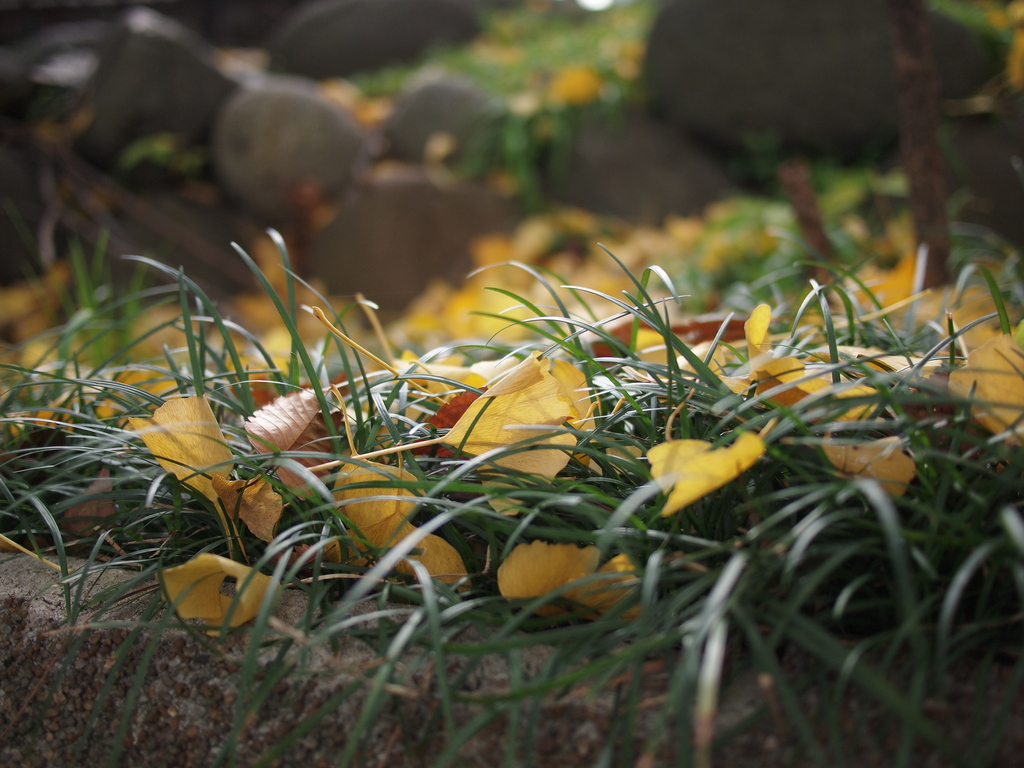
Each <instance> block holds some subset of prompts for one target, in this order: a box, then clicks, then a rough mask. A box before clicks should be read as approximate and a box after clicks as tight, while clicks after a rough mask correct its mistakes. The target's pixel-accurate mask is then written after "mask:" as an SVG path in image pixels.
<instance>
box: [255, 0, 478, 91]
mask: <svg viewBox="0 0 1024 768" xmlns="http://www.w3.org/2000/svg"><path fill="white" fill-rule="evenodd" d="M479 32H480V23H479V21H478V19H477V14H476V13H474V12H473V11H472V10H470V9H469V8H468V7H467V6H466V5H464V4H463V3H460V2H458V0H317V1H316V2H307V3H304V4H302V5H301V6H299V7H298V8H297V9H296V10H295V12H294V13H293V14H292V16H291V17H290V18H287V19H285V20H284V21H283V22H282V26H281V29H280V31H279V32H278V34H277V35H275V36H274V37H273V39H272V40H271V41H270V44H269V50H270V64H271V68H273V69H276V70H281V71H284V72H291V73H294V74H299V75H306V76H308V77H313V78H327V77H347V76H349V75H352V74H355V73H357V72H368V71H372V70H375V69H379V68H381V67H384V66H387V65H390V64H403V63H407V62H411V61H415V60H416V59H417V58H419V57H420V56H422V55H423V54H424V53H426V52H427V50H428V49H430V48H431V47H434V46H439V45H445V44H454V43H462V42H466V41H467V40H471V39H472V38H474V37H476V35H477V34H478V33H479Z"/></svg>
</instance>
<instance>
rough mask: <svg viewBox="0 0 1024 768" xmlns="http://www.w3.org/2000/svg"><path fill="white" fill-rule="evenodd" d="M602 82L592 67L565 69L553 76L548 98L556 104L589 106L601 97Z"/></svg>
mask: <svg viewBox="0 0 1024 768" xmlns="http://www.w3.org/2000/svg"><path fill="white" fill-rule="evenodd" d="M602 87H604V81H603V80H602V78H601V76H600V75H599V74H598V73H597V71H596V70H594V69H593V68H592V67H588V66H582V65H581V66H571V67H566V68H565V69H563V70H562V71H560V72H559V73H558V74H556V75H555V77H554V79H553V80H552V81H551V84H550V85H549V86H548V96H549V97H550V98H551V99H552V100H553V101H556V102H563V103H565V104H570V105H572V106H575V107H580V106H583V105H584V104H589V103H590V102H592V101H594V100H595V99H597V98H598V96H600V95H601V88H602Z"/></svg>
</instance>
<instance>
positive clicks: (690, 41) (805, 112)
mask: <svg viewBox="0 0 1024 768" xmlns="http://www.w3.org/2000/svg"><path fill="white" fill-rule="evenodd" d="M931 27H932V42H933V48H934V52H935V59H936V61H937V63H938V67H939V70H940V75H941V79H942V96H943V98H947V99H955V98H963V97H966V96H969V95H971V94H972V93H973V92H974V91H975V90H976V89H977V88H978V87H979V86H980V85H981V84H982V83H984V82H985V81H986V79H987V78H988V77H989V75H990V74H992V72H993V62H992V61H990V60H989V58H988V57H987V55H986V53H985V51H984V50H983V48H982V46H981V45H980V43H979V42H978V40H976V39H975V37H974V36H973V34H972V33H971V32H970V31H969V30H967V29H966V28H964V27H962V26H960V25H959V24H957V23H955V22H953V21H952V20H950V19H949V18H947V17H945V16H941V15H938V14H934V13H933V14H931ZM892 59H893V55H892V47H891V43H890V38H889V30H888V27H887V23H886V14H885V5H884V0H827V2H826V1H823V0H771V2H764V0H669V1H668V2H666V4H665V5H664V6H663V7H662V9H661V11H660V12H659V14H658V16H657V18H656V19H655V22H654V24H653V26H652V29H651V32H650V35H649V39H648V46H647V55H646V61H645V65H644V70H645V72H644V74H645V78H646V81H647V83H648V85H649V87H650V90H651V93H652V96H653V99H654V102H655V103H656V105H657V107H658V108H659V109H660V110H661V111H662V113H663V114H664V115H665V116H666V117H667V118H668V119H669V120H671V121H672V122H674V123H675V124H676V125H678V126H680V127H681V128H683V129H685V130H689V131H693V132H694V133H696V134H698V135H700V136H702V137H704V138H707V139H708V140H710V141H713V142H716V143H717V144H719V145H722V146H724V147H727V148H739V147H742V146H743V145H744V143H745V142H746V141H747V140H748V138H749V137H771V138H773V139H775V140H777V141H778V143H779V144H780V145H781V146H783V147H785V148H791V149H800V150H809V151H815V150H824V151H832V152H835V151H838V152H856V151H858V150H859V149H862V148H863V147H864V145H866V144H870V143H878V142H885V141H888V140H890V139H892V137H893V136H895V134H896V131H897V116H896V96H895V93H896V91H895V85H894V78H893V64H892Z"/></svg>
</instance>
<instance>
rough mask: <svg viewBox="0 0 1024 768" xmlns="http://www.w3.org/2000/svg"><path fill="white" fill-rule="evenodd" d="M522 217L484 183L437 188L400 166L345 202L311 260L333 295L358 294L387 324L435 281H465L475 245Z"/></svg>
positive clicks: (311, 252) (319, 237)
mask: <svg viewBox="0 0 1024 768" xmlns="http://www.w3.org/2000/svg"><path fill="white" fill-rule="evenodd" d="M519 218H520V215H519V211H518V210H517V209H516V207H515V206H514V205H513V204H511V203H510V202H509V201H508V200H506V199H504V198H503V197H501V196H500V195H498V194H497V193H496V192H494V191H493V190H492V189H490V188H489V187H487V186H485V185H483V184H480V183H477V182H470V181H461V182H456V183H453V184H450V185H443V186H438V185H436V184H435V183H433V182H432V181H431V180H430V179H429V178H428V176H427V175H426V174H425V173H424V172H422V171H421V170H418V169H413V168H408V169H402V170H401V171H399V172H396V173H394V174H392V175H390V176H386V177H384V178H380V179H376V180H374V181H373V182H372V183H371V184H370V185H369V187H368V188H367V189H366V190H365V191H364V192H363V194H361V195H359V196H358V197H356V198H354V199H352V200H350V201H348V202H347V203H346V204H345V205H344V206H343V207H342V208H341V210H340V211H339V212H338V215H337V216H336V217H335V218H334V219H333V220H332V221H331V223H330V224H328V225H327V226H326V227H325V228H324V229H323V230H321V231H320V232H319V233H317V235H316V236H315V237H314V238H313V239H312V241H311V242H310V245H309V251H308V254H307V258H308V263H309V265H310V269H311V271H312V273H313V274H314V275H317V276H319V277H321V278H323V279H324V281H325V282H326V283H327V286H328V288H329V289H330V291H331V293H334V294H339V295H343V296H353V295H354V294H356V293H357V292H361V293H363V294H364V295H365V296H366V298H368V299H369V300H371V301H374V302H376V303H377V304H378V305H379V306H380V307H381V310H382V312H381V315H382V317H383V318H384V319H390V318H393V317H395V316H396V314H397V313H399V312H401V310H403V309H404V308H405V307H406V306H407V305H408V304H409V302H410V301H412V300H413V299H414V298H416V297H417V296H419V295H420V294H421V293H422V292H423V290H424V289H425V288H426V286H427V284H428V283H429V282H430V280H431V279H432V278H435V277H442V278H447V279H449V280H452V281H454V282H459V281H461V280H462V278H464V277H465V276H466V273H467V272H469V270H470V269H471V268H472V262H471V259H470V244H471V243H472V242H473V240H474V239H476V238H478V237H481V236H483V235H486V234H491V233H494V232H511V231H512V229H513V227H514V226H515V225H516V223H517V222H518V221H519Z"/></svg>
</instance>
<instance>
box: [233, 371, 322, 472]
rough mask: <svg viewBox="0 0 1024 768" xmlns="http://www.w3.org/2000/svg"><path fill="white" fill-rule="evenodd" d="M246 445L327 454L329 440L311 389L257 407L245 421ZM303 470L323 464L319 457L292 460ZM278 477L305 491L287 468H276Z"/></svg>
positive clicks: (262, 448) (263, 448)
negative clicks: (304, 467)
mask: <svg viewBox="0 0 1024 768" xmlns="http://www.w3.org/2000/svg"><path fill="white" fill-rule="evenodd" d="M245 431H246V433H248V435H249V442H250V443H251V444H252V447H253V448H255V449H256V450H257V451H261V452H262V451H316V452H318V453H324V454H327V453H330V452H331V441H330V439H329V438H330V431H329V430H328V429H327V422H326V421H325V420H324V416H323V413H321V411H320V401H319V400H318V399H317V396H316V393H315V392H313V390H311V389H303V390H299V391H298V392H292V393H291V394H288V395H284V396H282V397H279V398H277V400H275V401H274V402H272V403H271V404H270V405H266V406H264V407H263V408H260V409H259V410H258V411H256V413H254V414H253V415H252V418H250V419H248V420H247V421H246V422H245ZM295 461H297V462H298V463H299V464H302V465H303V466H306V467H314V466H317V465H318V464H322V463H323V459H320V458H305V459H295ZM277 476H278V477H279V478H281V482H282V483H284V484H285V485H287V486H288V487H289V488H305V486H306V482H305V480H303V479H302V477H301V476H300V475H299V474H297V473H296V472H293V471H291V470H289V469H287V468H286V467H278V470H277Z"/></svg>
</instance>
